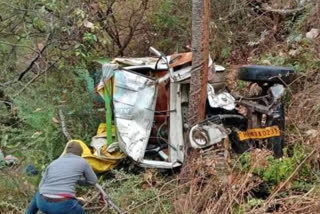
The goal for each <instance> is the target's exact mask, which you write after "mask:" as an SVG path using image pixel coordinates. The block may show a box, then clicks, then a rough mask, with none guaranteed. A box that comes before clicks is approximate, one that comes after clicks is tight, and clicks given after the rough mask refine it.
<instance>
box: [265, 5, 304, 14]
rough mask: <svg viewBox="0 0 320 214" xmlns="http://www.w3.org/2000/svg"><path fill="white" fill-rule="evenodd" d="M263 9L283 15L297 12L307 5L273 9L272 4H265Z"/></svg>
mask: <svg viewBox="0 0 320 214" xmlns="http://www.w3.org/2000/svg"><path fill="white" fill-rule="evenodd" d="M262 9H263V10H264V11H266V12H272V13H278V14H281V15H290V14H293V13H297V12H300V11H302V10H304V9H305V7H300V8H296V9H273V8H271V7H270V6H265V7H263V8H262Z"/></svg>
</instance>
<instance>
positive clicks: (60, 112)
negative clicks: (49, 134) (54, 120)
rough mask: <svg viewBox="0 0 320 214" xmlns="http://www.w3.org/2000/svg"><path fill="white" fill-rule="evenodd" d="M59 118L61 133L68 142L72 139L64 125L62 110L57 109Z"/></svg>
mask: <svg viewBox="0 0 320 214" xmlns="http://www.w3.org/2000/svg"><path fill="white" fill-rule="evenodd" d="M59 117H60V122H61V128H62V132H63V134H64V136H66V138H67V139H68V141H70V140H71V139H72V137H71V135H70V133H69V132H68V129H67V126H66V123H65V117H64V114H63V111H62V109H59Z"/></svg>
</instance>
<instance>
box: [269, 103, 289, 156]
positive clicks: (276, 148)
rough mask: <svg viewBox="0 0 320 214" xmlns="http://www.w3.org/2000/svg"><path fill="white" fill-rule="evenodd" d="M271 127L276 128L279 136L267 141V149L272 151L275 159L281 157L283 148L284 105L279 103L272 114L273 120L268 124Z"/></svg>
mask: <svg viewBox="0 0 320 214" xmlns="http://www.w3.org/2000/svg"><path fill="white" fill-rule="evenodd" d="M269 124H270V125H271V126H278V127H279V129H280V133H281V135H280V136H279V137H272V138H269V139H268V148H269V149H271V150H272V151H273V154H274V156H275V157H277V158H281V157H282V156H283V147H284V131H285V111H284V104H283V103H279V104H278V106H277V107H276V109H275V111H274V113H273V119H272V121H270V123H269Z"/></svg>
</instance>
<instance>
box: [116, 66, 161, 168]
mask: <svg viewBox="0 0 320 214" xmlns="http://www.w3.org/2000/svg"><path fill="white" fill-rule="evenodd" d="M156 97H157V86H156V84H155V80H152V79H150V78H148V77H145V76H142V75H139V74H136V73H133V72H130V71H125V70H117V71H115V75H114V94H113V106H114V117H115V123H116V126H117V133H118V138H119V146H120V148H121V150H122V151H123V152H124V153H126V154H127V155H128V156H130V157H131V158H132V159H133V160H135V161H138V162H140V161H141V160H142V159H143V157H144V154H145V150H146V147H147V143H148V140H149V137H150V131H151V128H152V124H153V118H154V110H155V104H156Z"/></svg>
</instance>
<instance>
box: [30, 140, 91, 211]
mask: <svg viewBox="0 0 320 214" xmlns="http://www.w3.org/2000/svg"><path fill="white" fill-rule="evenodd" d="M81 154H82V148H81V146H80V145H79V143H77V142H75V141H73V142H70V143H69V144H68V146H67V148H66V154H65V155H63V156H61V157H60V158H58V159H56V160H54V161H53V162H52V163H50V164H49V166H48V167H47V169H46V171H45V173H44V174H43V177H42V180H41V182H40V184H39V190H38V192H37V193H36V194H35V196H34V197H33V199H32V201H31V203H30V206H29V208H28V210H27V212H26V214H35V213H37V211H38V210H40V211H41V212H43V213H49V214H83V213H85V212H84V210H83V208H82V207H81V205H80V204H79V202H78V201H77V200H76V198H75V193H76V192H75V186H76V184H80V185H85V184H89V185H95V184H96V183H97V176H96V174H95V173H94V172H93V170H92V168H91V167H90V166H89V164H88V162H87V161H86V160H85V159H83V158H82V157H81Z"/></svg>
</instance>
